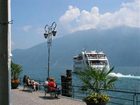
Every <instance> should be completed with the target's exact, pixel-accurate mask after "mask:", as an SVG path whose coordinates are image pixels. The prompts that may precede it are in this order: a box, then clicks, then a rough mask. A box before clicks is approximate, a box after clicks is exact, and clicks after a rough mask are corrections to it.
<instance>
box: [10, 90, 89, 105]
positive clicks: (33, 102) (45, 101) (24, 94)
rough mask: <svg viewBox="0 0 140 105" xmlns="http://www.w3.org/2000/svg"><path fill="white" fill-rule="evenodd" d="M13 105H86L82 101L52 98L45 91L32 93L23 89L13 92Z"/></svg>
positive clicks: (63, 97) (61, 97) (62, 97)
mask: <svg viewBox="0 0 140 105" xmlns="http://www.w3.org/2000/svg"><path fill="white" fill-rule="evenodd" d="M11 105H86V104H85V103H84V102H83V101H82V100H77V99H73V98H70V97H65V96H60V97H59V98H52V97H50V95H49V94H47V95H46V96H45V95H44V92H43V91H36V92H31V91H30V90H23V88H18V89H12V90H11Z"/></svg>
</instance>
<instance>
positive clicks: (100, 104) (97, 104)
mask: <svg viewBox="0 0 140 105" xmlns="http://www.w3.org/2000/svg"><path fill="white" fill-rule="evenodd" d="M86 104H87V105H106V103H94V102H86Z"/></svg>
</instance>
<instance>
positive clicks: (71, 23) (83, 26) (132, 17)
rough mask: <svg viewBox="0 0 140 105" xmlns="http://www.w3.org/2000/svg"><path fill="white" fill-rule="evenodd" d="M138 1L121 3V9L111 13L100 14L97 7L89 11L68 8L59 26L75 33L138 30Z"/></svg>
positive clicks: (139, 11) (72, 7)
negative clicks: (117, 29) (117, 28)
mask: <svg viewBox="0 0 140 105" xmlns="http://www.w3.org/2000/svg"><path fill="white" fill-rule="evenodd" d="M139 18H140V0H134V1H133V2H127V3H122V4H121V8H120V9H119V10H117V11H115V12H113V13H111V12H105V13H102V14H101V13H100V11H99V8H98V7H92V8H91V10H90V11H86V10H80V9H79V8H77V7H74V6H69V8H68V10H67V11H66V12H65V13H64V15H62V16H61V17H60V19H59V22H60V24H61V26H62V27H63V28H64V29H65V30H67V31H69V32H75V31H80V30H87V29H96V28H98V29H108V28H112V27H118V26H129V27H139V28H140V19H139Z"/></svg>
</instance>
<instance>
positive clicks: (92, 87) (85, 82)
mask: <svg viewBox="0 0 140 105" xmlns="http://www.w3.org/2000/svg"><path fill="white" fill-rule="evenodd" d="M113 69H114V68H111V69H110V70H106V68H103V69H102V70H100V69H97V68H91V67H88V69H86V70H83V71H80V70H77V71H76V72H75V74H76V75H77V76H78V77H79V78H80V80H81V81H82V87H81V90H82V91H86V92H88V93H89V95H88V96H87V97H85V98H84V99H83V101H85V102H86V104H87V105H106V104H107V103H108V102H109V100H110V98H109V96H108V95H107V94H105V92H104V90H106V89H111V88H113V87H114V82H115V81H116V80H117V77H113V76H110V75H109V74H110V73H111V72H112V71H113Z"/></svg>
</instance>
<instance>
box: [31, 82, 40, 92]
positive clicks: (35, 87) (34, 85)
mask: <svg viewBox="0 0 140 105" xmlns="http://www.w3.org/2000/svg"><path fill="white" fill-rule="evenodd" d="M31 85H32V89H33V91H37V90H38V88H39V83H38V82H36V81H35V80H31Z"/></svg>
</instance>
